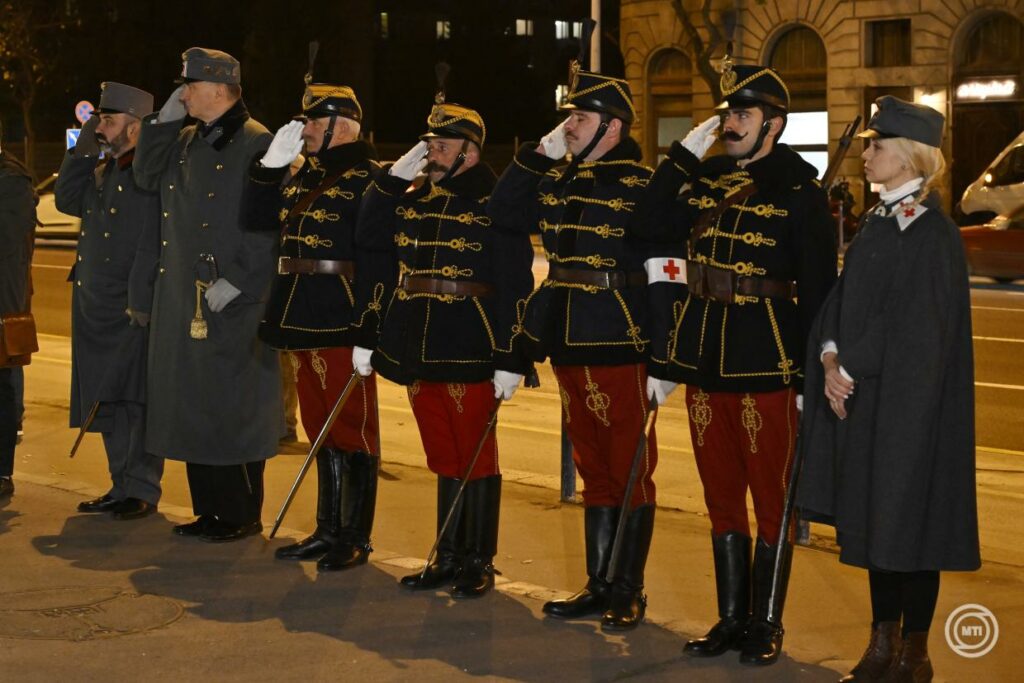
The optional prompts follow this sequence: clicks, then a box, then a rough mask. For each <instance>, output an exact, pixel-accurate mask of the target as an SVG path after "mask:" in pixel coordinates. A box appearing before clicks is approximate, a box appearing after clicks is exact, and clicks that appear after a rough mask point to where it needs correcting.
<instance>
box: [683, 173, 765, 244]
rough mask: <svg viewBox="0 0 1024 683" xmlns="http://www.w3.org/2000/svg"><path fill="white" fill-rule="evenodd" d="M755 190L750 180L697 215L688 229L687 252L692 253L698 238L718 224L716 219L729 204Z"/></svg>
mask: <svg viewBox="0 0 1024 683" xmlns="http://www.w3.org/2000/svg"><path fill="white" fill-rule="evenodd" d="M755 192H757V186H756V185H755V184H754V183H752V182H751V183H750V184H748V185H744V186H743V187H741V188H740V189H738V190H736V191H735V192H733V193H732V194H731V195H729V196H727V197H725V198H724V199H722V201H720V202H718V205H717V206H715V207H714V208H711V209H708V210H707V211H705V212H703V213H702V214H701V215H700V216H698V218H697V222H696V223H695V224H694V226H693V229H692V230H691V231H690V242H689V247H690V251H689V253H691V254H692V253H694V252H695V251H696V249H697V242H698V241H699V240H700V238H702V237H704V235H706V234H708V233H709V232H711V231H712V230H714V229H715V226H716V225H718V220H719V219H720V218H721V217H722V214H724V213H725V212H726V210H727V209H728V208H729V207H730V206H734V205H736V204H739V203H740V202H742V201H743V200H745V199H746V198H747V197H749V196H751V195H752V194H754V193H755Z"/></svg>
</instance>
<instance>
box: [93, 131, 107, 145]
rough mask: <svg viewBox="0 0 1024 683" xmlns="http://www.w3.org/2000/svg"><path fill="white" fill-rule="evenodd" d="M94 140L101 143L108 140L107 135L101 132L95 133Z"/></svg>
mask: <svg viewBox="0 0 1024 683" xmlns="http://www.w3.org/2000/svg"><path fill="white" fill-rule="evenodd" d="M96 141H97V142H99V143H100V144H101V145H105V144H108V143H109V142H110V141H109V140H107V136H106V135H104V134H103V133H96Z"/></svg>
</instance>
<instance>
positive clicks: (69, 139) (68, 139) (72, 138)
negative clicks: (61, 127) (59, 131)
mask: <svg viewBox="0 0 1024 683" xmlns="http://www.w3.org/2000/svg"><path fill="white" fill-rule="evenodd" d="M64 132H65V136H64V141H65V143H66V144H67V147H68V149H71V148H72V147H74V146H75V145H77V144H78V134H79V133H81V132H82V129H81V128H68V129H67V130H66V131H64Z"/></svg>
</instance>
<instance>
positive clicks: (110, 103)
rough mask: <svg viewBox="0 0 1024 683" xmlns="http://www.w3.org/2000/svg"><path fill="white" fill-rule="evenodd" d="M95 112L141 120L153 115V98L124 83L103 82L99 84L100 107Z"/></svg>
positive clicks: (143, 91)
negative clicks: (130, 116)
mask: <svg viewBox="0 0 1024 683" xmlns="http://www.w3.org/2000/svg"><path fill="white" fill-rule="evenodd" d="M96 111H98V112H99V113H101V114H131V115H132V116H134V117H135V118H139V119H141V118H142V117H143V116H147V115H149V114H152V113H153V96H152V95H151V94H150V93H148V92H146V91H145V90H139V89H138V88H133V87H132V86H130V85H125V84H124V83H115V82H114V81H105V82H103V83H100V106H99V107H98V108H97V109H96Z"/></svg>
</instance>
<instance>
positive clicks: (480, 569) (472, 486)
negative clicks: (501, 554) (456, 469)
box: [449, 474, 501, 598]
mask: <svg viewBox="0 0 1024 683" xmlns="http://www.w3.org/2000/svg"><path fill="white" fill-rule="evenodd" d="M464 495H465V496H466V500H465V506H464V507H463V510H462V512H463V515H465V516H464V517H463V520H464V521H463V524H464V525H465V526H464V529H465V533H466V555H465V557H464V558H463V560H462V570H461V571H459V573H458V575H457V576H456V577H455V581H454V582H453V583H452V588H451V590H450V591H449V592H450V594H451V596H452V597H453V598H479V597H480V596H482V595H484V594H485V593H487V592H488V591H489V590H491V589H492V588H494V564H493V562H494V555H495V553H497V552H498V517H499V512H500V511H501V475H500V474H495V475H492V476H490V477H484V478H482V479H474V480H473V481H471V482H469V483H468V484H466V491H465V494H464Z"/></svg>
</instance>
